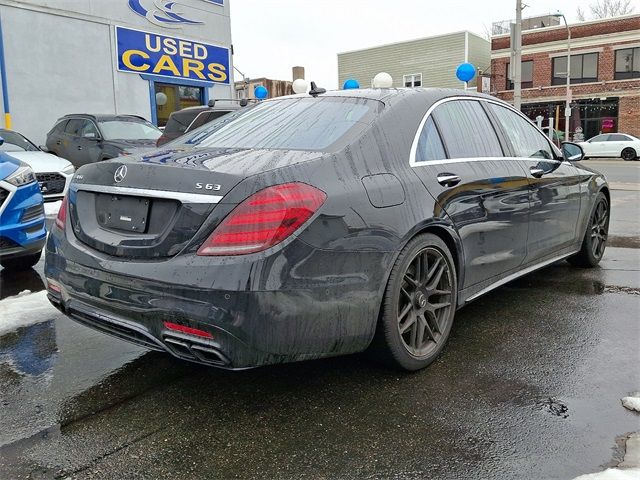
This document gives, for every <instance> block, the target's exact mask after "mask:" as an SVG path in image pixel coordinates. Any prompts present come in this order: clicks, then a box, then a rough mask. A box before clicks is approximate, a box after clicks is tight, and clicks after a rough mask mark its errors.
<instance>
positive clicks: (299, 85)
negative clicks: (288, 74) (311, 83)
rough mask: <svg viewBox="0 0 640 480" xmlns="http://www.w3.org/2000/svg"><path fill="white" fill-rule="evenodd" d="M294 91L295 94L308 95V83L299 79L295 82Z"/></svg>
mask: <svg viewBox="0 0 640 480" xmlns="http://www.w3.org/2000/svg"><path fill="white" fill-rule="evenodd" d="M293 91H294V92H295V93H307V82H306V80H304V79H303V78H299V79H297V80H295V81H294V82H293Z"/></svg>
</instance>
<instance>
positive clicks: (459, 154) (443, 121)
mask: <svg viewBox="0 0 640 480" xmlns="http://www.w3.org/2000/svg"><path fill="white" fill-rule="evenodd" d="M432 115H433V117H434V119H435V121H436V123H437V125H438V129H439V130H440V133H441V134H442V139H443V140H444V144H445V146H446V149H447V152H448V153H449V158H474V157H490V158H491V157H502V156H504V153H503V152H502V147H501V146H500V142H499V141H498V136H497V134H496V132H495V130H494V128H493V125H492V124H491V122H490V121H489V117H487V114H486V113H485V112H484V110H483V109H482V106H481V105H480V103H479V102H477V101H475V100H454V101H449V102H446V103H443V104H442V105H440V106H438V107H436V109H435V110H434V112H433V114H432Z"/></svg>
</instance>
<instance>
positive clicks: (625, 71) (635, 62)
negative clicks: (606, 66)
mask: <svg viewBox="0 0 640 480" xmlns="http://www.w3.org/2000/svg"><path fill="white" fill-rule="evenodd" d="M614 78H615V79H616V80H624V79H627V78H640V47H636V48H625V49H622V50H616V71H615V76H614Z"/></svg>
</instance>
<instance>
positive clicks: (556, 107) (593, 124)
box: [522, 97, 619, 140]
mask: <svg viewBox="0 0 640 480" xmlns="http://www.w3.org/2000/svg"><path fill="white" fill-rule="evenodd" d="M564 108H565V103H564V102H549V103H533V104H525V105H523V106H522V112H523V113H524V114H525V115H527V116H528V117H529V118H530V119H531V120H532V121H536V120H537V119H538V117H542V118H543V120H542V123H543V126H545V127H546V126H548V125H549V118H553V125H554V129H555V130H558V131H559V132H564V131H565V121H566V118H565V116H564ZM618 110H619V98H617V97H605V98H587V99H581V100H574V101H573V102H572V103H571V118H570V122H569V132H570V133H569V136H570V138H571V139H574V137H576V132H577V134H578V135H577V137H578V138H576V139H579V135H580V133H582V135H583V137H584V139H585V140H588V139H589V138H591V137H595V136H596V135H598V134H600V133H612V132H617V131H618Z"/></svg>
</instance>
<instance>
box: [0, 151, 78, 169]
mask: <svg viewBox="0 0 640 480" xmlns="http://www.w3.org/2000/svg"><path fill="white" fill-rule="evenodd" d="M9 155H11V156H12V157H14V158H17V159H18V160H22V161H23V162H24V163H26V164H27V165H29V166H30V167H31V169H32V170H33V171H34V172H36V173H47V172H61V171H62V170H64V169H65V168H67V167H69V166H70V165H71V162H69V161H68V160H65V159H64V158H60V157H56V156H55V155H52V154H50V153H46V152H41V151H37V152H11V153H10V154H9Z"/></svg>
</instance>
